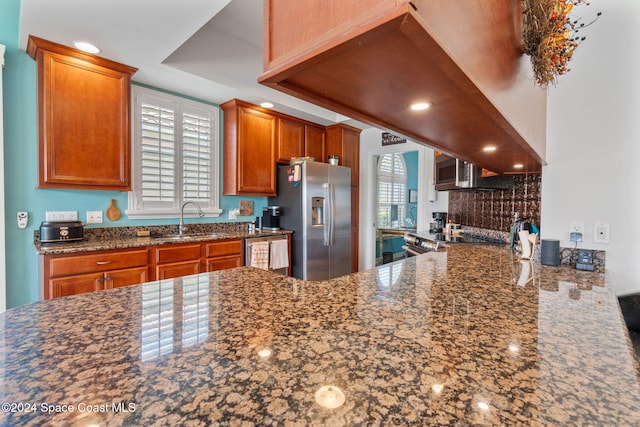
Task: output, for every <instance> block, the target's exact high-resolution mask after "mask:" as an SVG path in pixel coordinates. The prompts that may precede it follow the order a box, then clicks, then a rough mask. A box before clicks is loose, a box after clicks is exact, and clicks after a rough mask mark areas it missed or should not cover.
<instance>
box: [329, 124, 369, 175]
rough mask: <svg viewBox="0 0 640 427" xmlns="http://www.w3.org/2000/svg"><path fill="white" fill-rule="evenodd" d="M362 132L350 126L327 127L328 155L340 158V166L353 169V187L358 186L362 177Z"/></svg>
mask: <svg viewBox="0 0 640 427" xmlns="http://www.w3.org/2000/svg"><path fill="white" fill-rule="evenodd" d="M360 132H361V130H360V129H358V128H355V127H352V126H349V125H344V124H336V125H331V126H328V127H327V143H326V153H327V156H328V155H330V154H337V155H338V156H340V162H339V164H340V166H347V167H350V168H351V185H353V186H357V185H358V179H359V175H360Z"/></svg>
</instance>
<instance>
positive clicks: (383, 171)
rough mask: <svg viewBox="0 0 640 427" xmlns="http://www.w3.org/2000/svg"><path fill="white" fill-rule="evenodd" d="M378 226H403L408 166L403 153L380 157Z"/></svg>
mask: <svg viewBox="0 0 640 427" xmlns="http://www.w3.org/2000/svg"><path fill="white" fill-rule="evenodd" d="M377 173H378V223H377V224H378V227H393V226H403V225H404V219H405V213H406V209H407V206H406V205H407V167H406V164H405V162H404V157H403V156H402V154H383V155H381V156H380V157H378V172H377Z"/></svg>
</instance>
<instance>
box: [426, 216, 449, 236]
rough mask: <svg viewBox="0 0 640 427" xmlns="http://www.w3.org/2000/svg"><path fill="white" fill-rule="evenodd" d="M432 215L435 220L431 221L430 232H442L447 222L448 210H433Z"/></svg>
mask: <svg viewBox="0 0 640 427" xmlns="http://www.w3.org/2000/svg"><path fill="white" fill-rule="evenodd" d="M431 216H432V217H433V220H432V221H431V222H430V223H429V233H432V234H440V233H442V230H444V226H445V224H446V223H447V213H446V212H432V213H431Z"/></svg>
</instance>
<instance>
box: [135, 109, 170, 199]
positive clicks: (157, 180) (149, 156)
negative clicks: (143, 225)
mask: <svg viewBox="0 0 640 427" xmlns="http://www.w3.org/2000/svg"><path fill="white" fill-rule="evenodd" d="M154 104H159V102H155V103H154ZM141 121H142V124H141V125H142V135H141V144H142V146H141V162H142V164H141V168H142V170H141V172H142V180H141V190H142V200H143V203H144V202H148V203H150V204H151V203H153V202H159V203H162V202H164V203H170V204H169V207H171V206H173V200H174V198H175V194H176V180H175V169H176V167H175V159H176V144H175V132H174V129H175V111H174V110H173V109H169V108H163V107H162V106H160V105H153V104H151V103H143V104H142V105H141Z"/></svg>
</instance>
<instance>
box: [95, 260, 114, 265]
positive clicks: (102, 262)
mask: <svg viewBox="0 0 640 427" xmlns="http://www.w3.org/2000/svg"><path fill="white" fill-rule="evenodd" d="M112 262H113V261H112V260H109V261H96V264H98V265H107V264H111V263H112Z"/></svg>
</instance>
